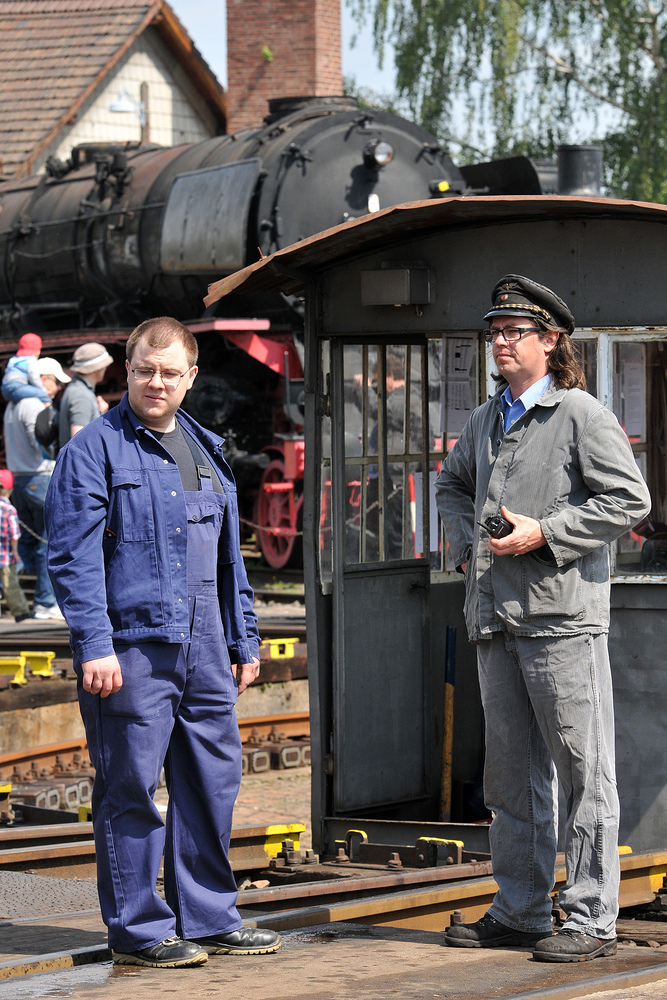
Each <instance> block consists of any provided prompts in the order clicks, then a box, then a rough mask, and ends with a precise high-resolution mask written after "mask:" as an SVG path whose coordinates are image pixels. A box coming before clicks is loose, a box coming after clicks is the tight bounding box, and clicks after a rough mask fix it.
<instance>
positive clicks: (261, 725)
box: [238, 712, 310, 743]
mask: <svg viewBox="0 0 667 1000" xmlns="http://www.w3.org/2000/svg"><path fill="white" fill-rule="evenodd" d="M238 723H239V732H240V733H241V742H242V743H245V742H246V741H247V740H249V739H250V738H251V736H253V730H256V734H257V735H259V736H271V735H272V730H273V729H274V727H275V728H276V729H278V730H279V731H280V733H282V735H283V736H310V713H309V712H287V713H285V714H283V715H262V716H257V717H256V718H252V719H239V720H238Z"/></svg>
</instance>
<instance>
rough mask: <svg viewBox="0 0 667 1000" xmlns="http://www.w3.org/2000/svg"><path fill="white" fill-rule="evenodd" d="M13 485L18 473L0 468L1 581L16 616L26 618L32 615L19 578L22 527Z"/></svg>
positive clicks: (15, 617)
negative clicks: (15, 505)
mask: <svg viewBox="0 0 667 1000" xmlns="http://www.w3.org/2000/svg"><path fill="white" fill-rule="evenodd" d="M13 485H14V477H13V475H12V474H11V472H10V471H9V469H0V581H2V590H3V593H4V595H5V600H6V601H7V604H8V605H9V610H10V611H11V613H12V614H13V615H14V620H15V621H17V622H22V621H23V620H24V619H26V618H32V615H31V613H30V607H29V605H28V602H27V600H26V597H25V594H24V593H23V591H22V590H21V584H20V583H19V578H18V569H19V567H20V566H21V559H20V557H19V550H18V544H19V538H20V537H21V529H20V528H19V516H18V513H17V511H16V507H12V505H11V503H10V502H9V498H10V496H11V493H12V487H13Z"/></svg>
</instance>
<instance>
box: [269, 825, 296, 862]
mask: <svg viewBox="0 0 667 1000" xmlns="http://www.w3.org/2000/svg"><path fill="white" fill-rule="evenodd" d="M305 829H306V827H305V826H304V824H303V823H277V824H276V825H275V826H267V828H266V840H265V841H264V853H265V854H266V856H267V858H277V857H278V854H279V853H280V851H282V849H283V840H293V841H294V850H295V851H298V850H299V844H300V841H301V834H302V833H303V831H304V830H305Z"/></svg>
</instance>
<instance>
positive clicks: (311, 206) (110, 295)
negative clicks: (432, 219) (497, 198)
mask: <svg viewBox="0 0 667 1000" xmlns="http://www.w3.org/2000/svg"><path fill="white" fill-rule="evenodd" d="M466 186H467V185H466V182H465V180H464V178H463V176H462V174H461V172H460V171H459V170H458V169H457V168H456V167H455V166H454V164H453V163H452V161H451V159H450V157H449V155H448V154H447V152H446V151H445V150H444V149H442V147H441V146H440V145H439V144H438V142H437V141H436V140H435V139H434V137H433V136H431V135H429V134H428V133H427V132H425V131H424V130H423V129H420V128H418V127H417V126H415V125H412V124H410V123H409V122H406V121H404V120H403V119H401V118H398V117H397V116H395V115H392V114H389V113H387V112H383V111H369V110H363V109H361V108H359V107H358V106H357V105H356V104H355V103H354V102H352V101H348V100H346V99H333V98H321V99H316V100H306V101H303V100H299V99H295V100H290V99H283V100H280V101H273V102H271V107H270V114H269V115H268V117H267V119H266V121H265V124H264V125H263V127H262V128H259V129H256V130H246V131H242V132H237V133H235V134H233V135H225V136H219V137H216V138H212V139H208V140H206V141H204V142H200V143H195V144H190V145H185V146H176V147H173V148H162V147H156V146H145V145H144V146H138V145H134V144H130V145H127V146H118V145H102V144H100V145H84V146H79V147H77V148H75V149H74V150H73V151H72V155H71V157H70V159H69V160H68V161H67V162H62V161H59V160H55V159H51V160H49V161H48V163H47V167H46V173H45V174H44V175H42V176H39V177H28V178H26V179H22V180H20V181H15V182H8V183H5V184H3V185H1V186H0V204H1V206H2V215H1V219H0V227H1V228H0V235H1V236H2V247H1V251H2V258H1V266H0V323H1V328H2V330H3V331H10V330H19V329H24V328H28V327H29V328H30V329H38V328H39V327H41V328H42V329H55V328H60V329H62V328H64V327H66V328H72V327H85V326H90V325H98V324H104V325H109V324H110V323H118V324H121V325H132V324H134V322H135V321H136V320H138V319H141V318H143V317H145V316H147V315H150V314H155V313H169V314H170V315H174V316H177V317H178V318H179V319H193V318H196V317H198V316H200V315H201V313H202V299H203V297H204V295H205V294H206V290H207V286H208V284H209V283H210V282H211V281H213V280H214V279H217V278H219V277H220V276H221V275H222V274H226V273H231V272H233V271H236V270H238V269H239V268H241V267H243V266H245V265H246V264H248V263H251V262H252V261H253V260H257V259H258V258H259V257H260V256H263V255H267V254H269V253H271V252H272V251H273V250H276V249H279V248H282V247H285V246H287V245H289V244H292V243H295V242H298V241H300V240H303V239H304V238H305V237H308V236H311V235H312V234H313V233H316V232H320V231H321V230H324V229H327V228H329V227H331V226H334V225H337V224H339V223H343V222H345V221H346V220H348V219H350V218H355V217H357V216H360V215H365V214H367V213H368V212H372V211H374V210H377V209H379V208H386V207H387V206H389V205H395V204H398V203H400V202H404V201H413V200H417V199H423V198H429V197H433V196H434V195H437V194H439V193H444V192H451V191H454V192H457V193H462V192H463V191H464V190H465V189H466ZM236 307H237V304H236V303H235V304H234V306H233V308H236Z"/></svg>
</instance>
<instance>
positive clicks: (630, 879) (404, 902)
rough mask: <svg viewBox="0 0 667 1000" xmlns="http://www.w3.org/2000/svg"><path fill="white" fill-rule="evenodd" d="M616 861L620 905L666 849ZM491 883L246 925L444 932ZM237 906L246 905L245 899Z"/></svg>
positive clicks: (489, 893) (659, 876)
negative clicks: (343, 925) (618, 864)
mask: <svg viewBox="0 0 667 1000" xmlns="http://www.w3.org/2000/svg"><path fill="white" fill-rule="evenodd" d="M620 862H621V886H620V892H619V902H620V905H621V907H622V908H624V907H629V906H637V905H641V904H647V903H650V902H651V901H652V900H653V899H654V898H655V893H656V892H657V891H658V890H659V889H660V888H661V886H662V880H663V878H664V877H665V875H666V874H667V852H665V851H660V852H656V853H653V854H636V855H635V854H629V855H623V856H622V857H621V858H620ZM436 871H437V869H436ZM565 877H566V876H565V868H564V867H558V868H557V869H556V872H555V882H556V887H558V886H560V885H562V884H563V883H564V882H565ZM497 888H498V886H497V883H496V882H495V880H494V879H493V878H489V877H482V878H469V879H461V880H457V881H454V882H449V883H447V884H440V885H436V886H433V885H427V886H420V887H418V888H412V889H407V890H404V891H399V892H394V893H385V894H381V895H376V896H370V897H365V898H362V899H356V898H354V899H346V900H341V901H338V902H328V903H324V902H323V903H320V904H319V905H310V906H304V907H296V908H293V909H289V908H286V909H283V910H279V911H275V912H272V913H267V914H265V915H262V916H258V917H256V918H254V921H253V922H252V926H257V927H270V928H272V929H274V930H291V929H293V928H296V927H314V926H318V925H321V924H328V923H333V922H334V921H350V922H353V923H364V924H374V925H389V926H392V927H407V928H411V929H413V930H428V931H444V930H445V929H446V928H447V927H448V926H449V924H450V921H451V918H452V916H453V914H454V913H455V912H458V913H460V912H463V913H464V914H465V920H466V921H467V922H471V921H474V920H478V919H479V918H480V917H481V916H482V915H483V914H484V913H485V912H486V910H487V909H488V907H489V905H490V904H491V901H492V899H493V897H494V895H495V893H496V891H497ZM339 891H341V890H339ZM251 892H252V890H248V891H247V896H246V893H244V894H243V897H242V899H243V900H244V901H245V899H246V898H248V897H250V893H251ZM276 898H277V897H276ZM249 903H250V899H249ZM243 905H246V904H245V902H244V904H243ZM248 905H249V904H248Z"/></svg>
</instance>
